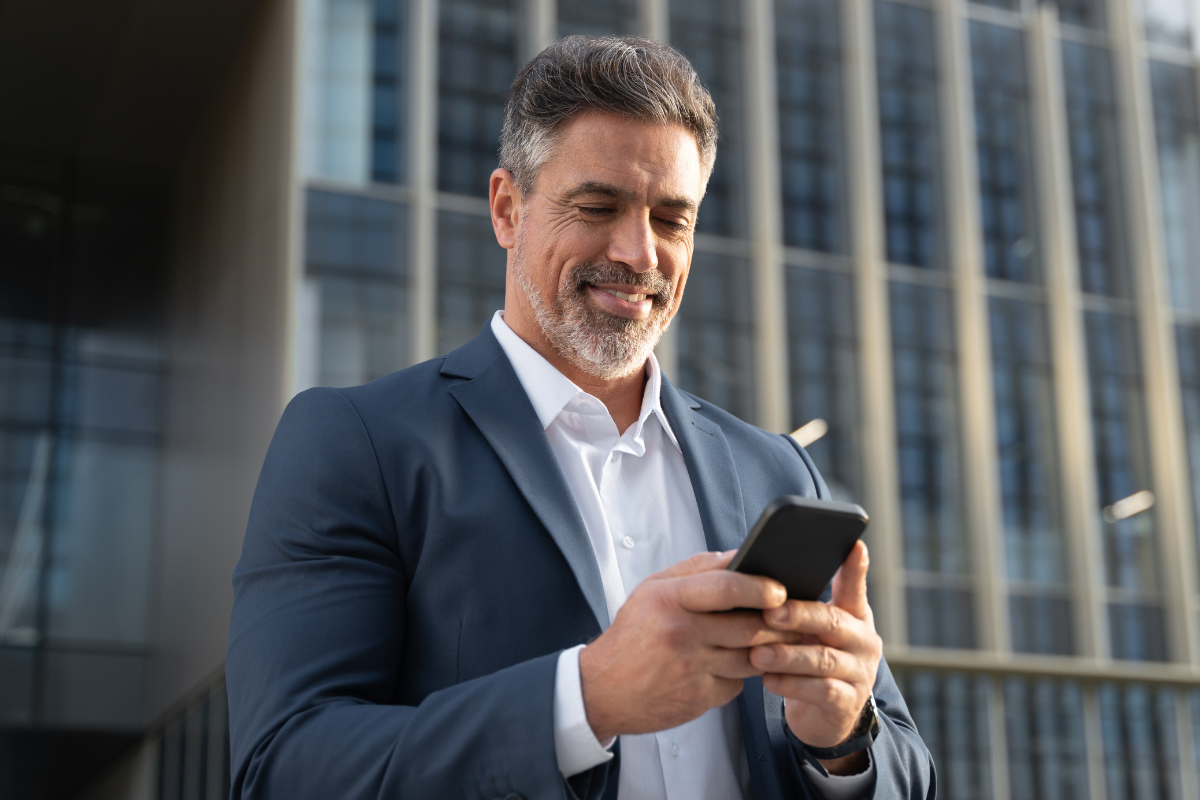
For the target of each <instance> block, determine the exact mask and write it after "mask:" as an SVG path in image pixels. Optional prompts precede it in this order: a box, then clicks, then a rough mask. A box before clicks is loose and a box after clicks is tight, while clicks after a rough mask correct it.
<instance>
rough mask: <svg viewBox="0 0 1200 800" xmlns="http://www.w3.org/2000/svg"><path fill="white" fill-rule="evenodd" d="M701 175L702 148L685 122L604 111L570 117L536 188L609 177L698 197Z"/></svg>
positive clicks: (656, 190) (643, 187)
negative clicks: (627, 115)
mask: <svg viewBox="0 0 1200 800" xmlns="http://www.w3.org/2000/svg"><path fill="white" fill-rule="evenodd" d="M701 180H702V179H701V168H700V151H699V148H698V147H697V146H696V138H695V137H694V136H693V135H692V133H691V132H690V131H689V130H688V129H687V128H685V127H683V126H682V125H676V124H667V125H663V124H659V123H655V122H646V121H643V120H638V119H630V118H628V117H621V116H618V115H616V114H609V113H605V112H602V111H586V112H584V113H582V114H579V115H578V116H576V117H574V118H573V119H571V120H570V121H568V122H567V123H566V124H565V126H564V127H563V129H562V132H561V133H560V135H559V137H558V141H557V142H556V144H555V147H554V152H553V153H552V154H551V156H550V158H549V159H548V160H547V161H546V163H545V164H544V165H543V166H542V169H541V170H540V172H539V174H538V184H539V186H540V188H542V189H545V190H548V191H554V190H555V189H567V188H570V187H573V186H578V185H580V184H585V183H608V184H614V185H619V186H622V187H623V188H627V189H630V190H633V191H652V192H654V193H655V194H659V193H669V194H671V195H675V196H682V197H688V198H692V199H694V200H695V201H696V202H697V203H699V200H700V197H701V196H702V194H703V187H702V186H701Z"/></svg>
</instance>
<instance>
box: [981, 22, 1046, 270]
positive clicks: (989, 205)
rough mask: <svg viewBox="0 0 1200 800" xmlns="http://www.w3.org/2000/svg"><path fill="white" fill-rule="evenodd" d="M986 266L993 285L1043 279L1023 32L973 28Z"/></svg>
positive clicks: (985, 27)
mask: <svg viewBox="0 0 1200 800" xmlns="http://www.w3.org/2000/svg"><path fill="white" fill-rule="evenodd" d="M971 70H972V78H973V80H974V87H975V136H976V152H977V154H978V162H979V202H980V210H981V212H982V223H983V240H984V264H985V269H986V271H987V274H988V276H989V277H992V278H1003V279H1004V280H1010V281H1027V282H1034V281H1037V280H1039V279H1040V275H1039V273H1040V269H1039V254H1038V247H1037V242H1038V239H1037V223H1036V205H1035V200H1034V195H1035V192H1036V188H1035V186H1034V180H1033V154H1032V148H1031V144H1030V143H1031V141H1032V139H1031V135H1030V127H1029V80H1028V77H1027V76H1026V71H1025V37H1024V34H1022V32H1021V31H1018V30H1013V29H1012V28H1003V27H1000V26H999V25H987V24H985V23H982V22H972V23H971Z"/></svg>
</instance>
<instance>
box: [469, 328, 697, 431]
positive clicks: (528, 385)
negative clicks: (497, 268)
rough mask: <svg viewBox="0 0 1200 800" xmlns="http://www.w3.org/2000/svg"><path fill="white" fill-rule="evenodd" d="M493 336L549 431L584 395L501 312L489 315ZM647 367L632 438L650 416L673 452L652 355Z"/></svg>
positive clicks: (660, 388) (539, 420)
mask: <svg viewBox="0 0 1200 800" xmlns="http://www.w3.org/2000/svg"><path fill="white" fill-rule="evenodd" d="M492 333H493V334H495V336H496V341H497V342H499V343H500V347H501V348H502V349H503V350H504V354H505V355H506V356H508V360H509V361H510V362H511V363H512V367H513V371H514V372H516V373H517V379H518V380H519V381H520V382H521V386H522V388H524V389H525V394H527V395H529V402H531V403H532V404H533V410H534V412H535V413H536V414H537V417H538V422H540V423H541V424H542V429H543V430H544V429H546V428H548V427H550V423H552V422H554V420H555V418H557V417H558V415H559V414H560V413H561V412H562V410H563V409H564V408H566V406H567V403H570V402H571V400H573V399H574V398H575V397H576V396H577V395H581V394H583V395H586V394H587V393H586V392H584V391H583V390H582V389H580V388H579V387H578V386H576V385H575V384H574V383H573V382H572V381H571V380H569V379H568V378H567V376H566V375H563V374H562V373H561V372H559V371H558V370H557V369H555V367H554V365H552V364H551V363H550V362H549V361H547V360H546V359H545V358H543V357H542V356H541V354H540V353H538V352H537V351H536V350H534V349H533V348H532V347H530V346H529V345H528V344H527V343H526V342H525V340H524V339H522V338H521V337H520V336H517V334H515V333H513V330H512V328H510V327H508V323H507V322H505V321H504V312H503V311H497V312H496V313H495V314H493V315H492ZM648 366H649V375H648V376H647V378H646V390H645V393H644V394H643V395H642V408H641V411H640V412H639V413H638V419H637V422H635V423H634V428H635V432H634V433H635V437H636V438H637V439H641V438H642V427H643V426H644V425H645V423H646V420H647V419H649V417H650V415H651V414H653V415H654V416H656V417H657V418H658V421H659V423H660V424H661V425H662V427H663V430H664V431H666V433H667V438H669V439H670V440H671V442H672V443H673V444H674V445H675V447H676V448H679V441H678V440H677V439H676V438H675V432H674V431H672V430H671V424H670V423H669V422H667V415H666V414H665V413H663V408H662V400H661V397H660V393H661V391H662V370H661V369H660V368H659V366H658V359H656V358H655V357H654V354H653V353H651V354H650V358H649V360H648Z"/></svg>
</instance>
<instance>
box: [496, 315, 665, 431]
mask: <svg viewBox="0 0 1200 800" xmlns="http://www.w3.org/2000/svg"><path fill="white" fill-rule="evenodd" d="M504 322H505V323H506V324H507V325H508V327H509V328H510V329H511V330H512V332H513V333H515V334H516V335H517V336H520V337H521V339H522V340H523V341H524V342H525V343H526V344H527V345H529V346H530V347H532V348H533V349H534V350H535V351H536V352H537V354H538V355H540V356H541V357H542V358H544V359H546V360H547V361H549V362H550V364H551V366H553V367H554V368H555V369H557V370H558V371H559V372H561V373H562V374H563V375H564V376H566V378H567V380H569V381H571V383H573V384H575V385H576V386H578V387H579V388H580V389H583V390H584V391H585V392H587V393H588V394H590V395H592V396H593V397H595V398H596V399H597V400H599V401H600V402H601V403H604V407H605V408H607V409H608V413H609V415H610V416H611V417H612V418H613V422H615V423H616V425H617V430H618V431H619V432H620V433H624V432H625V431H626V429H627V428H629V426H630V425H632V424H633V423H635V422H637V418H638V414H640V413H641V410H642V398H643V396H644V395H645V392H646V379H647V377H648V372H647V370H646V369H645V368H644V367H643V368H642V369H639V370H636V371H635V372H634V373H633V374H632V375H627V376H625V377H624V378H597V377H596V376H595V375H591V374H589V373H587V372H584V371H583V370H581V369H579V368H578V367H576V366H575V365H574V364H572V363H571V362H570V361H568V360H567V359H565V358H563V356H562V354H561V353H559V352H558V350H556V349H555V348H554V346H553V345H551V344H550V342H549V341H547V339H546V336H545V334H544V333H543V332H542V328H541V326H540V325H538V324H537V322H536V320H529V319H526V316H525V315H524V314H510V313H507V312H506V313H505V315H504Z"/></svg>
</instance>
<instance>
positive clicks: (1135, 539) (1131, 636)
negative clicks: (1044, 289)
mask: <svg viewBox="0 0 1200 800" xmlns="http://www.w3.org/2000/svg"><path fill="white" fill-rule="evenodd" d="M1084 326H1085V331H1086V335H1087V355H1088V376H1089V389H1090V393H1091V404H1092V439H1093V448H1094V451H1095V458H1096V482H1097V495H1098V500H1099V502H1100V505H1101V507H1104V506H1108V505H1110V504H1112V503H1113V502H1115V501H1117V500H1120V499H1122V498H1124V497H1128V496H1129V495H1131V494H1133V493H1134V492H1137V491H1141V490H1142V489H1147V488H1152V487H1151V486H1150V472H1149V457H1148V453H1147V451H1146V443H1147V435H1146V422H1145V419H1146V418H1145V413H1146V412H1145V396H1144V392H1143V388H1142V372H1141V357H1140V351H1139V350H1138V341H1139V337H1138V332H1137V328H1136V326H1135V324H1134V321H1133V320H1132V319H1129V318H1127V317H1121V316H1116V315H1114V314H1107V313H1103V312H1099V311H1089V312H1086V314H1085V315H1084ZM1096 511H1097V516H1099V512H1100V509H1097V510H1096ZM1099 525H1100V526H1101V530H1102V531H1103V537H1104V555H1105V564H1106V570H1105V572H1106V579H1107V582H1108V585H1109V586H1110V587H1112V588H1113V589H1116V590H1118V592H1117V594H1116V595H1114V596H1113V598H1112V599H1113V600H1114V602H1113V603H1112V604H1111V606H1110V613H1109V622H1110V628H1111V631H1112V649H1113V657H1114V658H1132V659H1147V660H1162V659H1165V658H1166V652H1165V647H1164V646H1163V642H1162V633H1161V632H1162V620H1161V609H1160V608H1159V607H1158V605H1157V600H1156V599H1155V598H1156V593H1157V587H1158V585H1159V584H1158V568H1157V544H1156V542H1155V525H1154V512H1153V510H1151V511H1144V512H1142V513H1140V514H1136V515H1134V516H1132V517H1130V518H1128V519H1124V520H1119V521H1116V522H1108V521H1106V520H1103V519H1101V520H1099Z"/></svg>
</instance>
